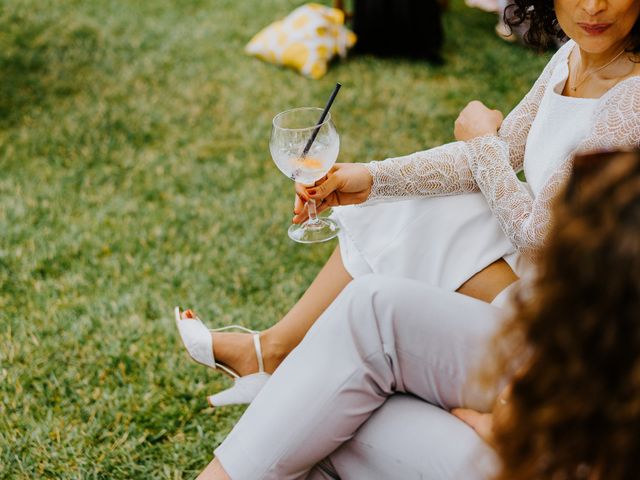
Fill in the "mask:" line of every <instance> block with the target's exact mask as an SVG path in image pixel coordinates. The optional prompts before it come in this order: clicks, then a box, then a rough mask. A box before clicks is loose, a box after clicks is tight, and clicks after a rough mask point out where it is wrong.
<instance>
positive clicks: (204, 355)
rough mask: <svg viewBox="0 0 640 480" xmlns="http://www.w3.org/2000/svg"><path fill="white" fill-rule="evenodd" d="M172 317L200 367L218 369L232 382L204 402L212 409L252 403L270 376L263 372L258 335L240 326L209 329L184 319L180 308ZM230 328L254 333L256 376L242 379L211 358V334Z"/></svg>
mask: <svg viewBox="0 0 640 480" xmlns="http://www.w3.org/2000/svg"><path fill="white" fill-rule="evenodd" d="M175 316H176V326H177V327H178V331H179V332H180V338H181V339H182V343H183V344H184V346H185V348H186V349H187V352H189V355H190V356H191V358H192V359H193V360H195V361H196V362H198V363H200V364H201V365H205V366H207V367H210V368H213V369H214V370H221V371H222V372H224V373H226V374H227V375H229V376H230V377H232V378H233V380H234V382H233V386H232V387H231V388H228V389H226V390H223V391H222V392H220V393H216V394H215V395H210V396H208V397H207V401H208V402H209V405H211V406H212V407H222V406H224V405H234V404H243V403H251V402H252V401H253V399H254V398H255V397H256V395H258V392H259V391H260V390H262V387H264V384H265V383H266V382H267V380H268V379H269V377H270V376H271V375H269V374H268V373H266V372H265V371H264V362H263V360H262V348H261V347H260V335H259V333H258V332H257V331H255V330H250V329H248V328H245V327H241V326H239V325H230V326H228V327H222V328H215V329H209V328H207V327H206V326H205V325H204V323H202V321H201V320H200V319H199V318H198V317H195V318H186V319H183V318H182V315H181V314H180V307H176V308H175ZM231 329H235V330H241V331H243V332H246V333H251V334H253V345H254V348H255V350H256V357H257V358H258V372H257V373H252V374H250V375H245V376H242V377H241V376H240V375H238V373H237V372H236V371H235V370H233V369H232V368H229V367H227V366H226V365H224V364H222V363H218V362H216V359H215V357H214V356H213V338H212V336H211V332H221V331H225V330H231Z"/></svg>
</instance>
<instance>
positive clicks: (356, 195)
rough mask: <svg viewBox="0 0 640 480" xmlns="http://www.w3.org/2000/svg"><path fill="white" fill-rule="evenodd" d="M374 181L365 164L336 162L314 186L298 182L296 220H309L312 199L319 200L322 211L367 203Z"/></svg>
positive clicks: (318, 204) (300, 221) (317, 205)
mask: <svg viewBox="0 0 640 480" xmlns="http://www.w3.org/2000/svg"><path fill="white" fill-rule="evenodd" d="M372 184H373V178H371V174H370V173H369V170H367V168H366V167H365V166H364V165H362V164H361V163H336V164H335V165H334V166H333V167H331V170H329V172H328V173H327V175H325V177H324V178H322V179H320V180H318V181H317V182H316V183H315V185H314V186H313V187H305V186H304V185H301V184H299V183H296V202H295V206H294V209H293V213H294V217H293V223H302V222H304V221H305V220H306V219H307V217H308V214H307V206H306V202H308V201H309V199H311V198H312V199H314V200H315V201H316V208H317V211H318V213H320V212H322V211H324V210H326V209H327V208H330V207H336V206H338V205H354V204H357V203H362V202H364V201H365V200H366V199H367V198H368V197H369V193H370V192H371V185H372Z"/></svg>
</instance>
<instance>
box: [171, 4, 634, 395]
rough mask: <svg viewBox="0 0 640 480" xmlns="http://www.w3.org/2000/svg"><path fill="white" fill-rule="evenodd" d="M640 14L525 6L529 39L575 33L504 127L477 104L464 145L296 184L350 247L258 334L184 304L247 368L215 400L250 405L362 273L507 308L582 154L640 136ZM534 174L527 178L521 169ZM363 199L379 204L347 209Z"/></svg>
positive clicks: (223, 351)
mask: <svg viewBox="0 0 640 480" xmlns="http://www.w3.org/2000/svg"><path fill="white" fill-rule="evenodd" d="M639 15H640V2H638V1H635V0H601V1H593V0H555V2H554V1H552V0H516V2H515V6H514V8H513V10H512V11H511V12H510V15H509V21H510V23H511V24H514V25H516V24H519V23H522V22H524V21H528V22H529V24H530V29H529V31H528V39H529V41H531V42H533V43H536V42H538V43H544V42H546V41H547V39H548V38H549V37H552V36H558V37H563V36H565V35H566V36H568V37H569V38H570V39H571V40H569V41H568V42H567V43H566V44H565V46H563V47H562V48H561V49H560V50H559V51H558V52H557V53H556V54H555V55H554V57H553V58H552V59H551V61H550V62H549V64H548V65H547V67H546V68H545V69H544V71H543V72H542V74H541V75H540V77H539V79H538V80H537V81H536V83H535V85H534V86H533V88H532V89H531V91H530V92H529V93H528V94H527V95H526V96H525V98H524V99H523V100H522V101H521V102H520V104H519V105H518V106H517V107H516V108H515V109H514V110H513V111H512V112H511V113H510V114H509V115H508V116H507V117H506V118H505V119H504V121H502V115H501V114H500V113H499V112H496V111H495V110H490V109H488V108H487V107H485V106H484V105H483V104H481V103H480V102H472V103H471V104H469V105H468V106H467V107H466V108H465V109H464V110H463V112H462V113H461V114H460V116H459V118H458V120H457V122H456V130H455V134H456V138H457V140H458V141H457V142H453V143H450V144H447V145H444V146H441V147H438V148H433V149H430V150H426V151H423V152H418V153H414V154H412V155H408V156H405V157H399V158H391V159H387V160H385V161H382V162H371V163H368V164H358V163H355V164H346V163H342V164H337V165H336V166H335V167H334V168H333V170H332V171H331V172H330V173H329V174H328V176H327V178H326V179H325V181H323V182H321V183H319V184H318V185H317V186H316V187H314V188H309V189H305V188H302V187H300V186H298V187H297V192H298V195H297V200H296V212H297V214H296V217H295V218H294V221H296V222H299V221H302V220H303V219H304V217H305V212H304V211H303V208H302V202H303V201H304V200H305V199H307V198H309V197H312V198H314V199H316V201H317V202H319V203H320V202H321V204H320V210H323V209H325V208H328V207H330V206H340V207H339V208H337V209H336V215H337V216H338V217H339V219H340V221H341V222H342V225H343V229H342V234H341V238H340V249H339V250H338V249H337V250H336V251H335V252H334V253H333V255H332V256H331V257H330V259H329V261H328V262H327V264H326V265H325V267H324V268H323V269H322V271H321V272H320V273H319V274H318V276H317V278H316V279H315V280H314V282H313V283H312V284H311V286H310V287H309V289H308V290H307V291H306V293H305V294H304V295H303V296H302V298H301V299H300V300H299V301H298V303H297V304H296V305H295V306H294V307H293V308H292V309H291V310H290V311H289V312H288V313H287V314H286V315H285V316H284V317H283V318H282V319H281V320H280V321H279V322H278V323H277V324H275V325H274V326H273V327H271V328H269V329H268V330H266V331H264V332H261V333H260V334H257V333H256V332H253V335H252V334H239V333H213V334H212V333H210V332H209V330H208V329H207V328H206V327H205V326H204V325H203V324H202V323H201V322H200V321H192V322H182V321H181V320H180V318H181V315H180V312H177V323H178V327H179V329H180V333H181V336H182V339H183V340H184V342H185V344H186V346H187V349H188V351H189V353H190V354H191V356H192V357H193V358H194V359H195V360H196V361H198V362H200V363H203V364H205V365H208V366H210V367H212V368H215V367H216V365H222V366H223V367H224V368H225V369H226V371H227V372H229V373H231V374H232V375H234V376H239V378H237V379H236V382H235V384H234V387H233V388H232V389H229V390H227V391H225V392H222V393H219V394H217V395H214V396H212V397H210V398H209V401H210V403H211V404H212V405H217V406H220V405H226V404H230V403H247V402H250V401H251V400H252V399H253V398H254V397H255V395H256V394H257V392H258V391H259V390H260V388H262V386H263V385H264V384H265V382H266V380H267V378H268V373H271V372H273V371H274V370H275V369H276V367H277V366H278V365H279V364H280V363H281V362H282V360H283V359H284V358H285V357H286V356H287V355H288V354H289V352H291V351H292V350H293V349H294V348H295V347H296V345H298V343H299V342H300V340H301V339H302V338H303V337H304V335H305V334H306V333H307V331H308V330H309V328H310V327H311V325H313V323H314V322H315V321H316V319H317V318H318V317H319V316H320V315H321V314H322V312H324V311H325V310H326V309H327V308H328V307H329V305H330V304H331V303H332V302H333V300H334V299H335V298H336V296H337V295H338V294H339V293H340V292H341V291H342V290H343V288H344V287H345V286H346V285H348V284H349V283H350V282H351V281H352V279H353V278H357V277H360V276H363V275H366V274H368V273H376V274H384V275H388V276H394V277H401V278H408V279H414V280H418V281H420V282H422V283H424V284H427V285H431V286H435V287H439V288H443V289H445V290H450V291H458V292H460V293H465V294H467V295H469V296H473V297H476V298H478V299H481V300H484V301H487V302H489V301H492V300H493V301H494V303H499V302H500V301H501V299H502V298H504V295H500V296H498V293H500V292H504V291H505V289H506V287H507V286H509V285H510V284H511V283H513V282H514V281H515V280H516V279H517V278H518V277H519V276H522V275H523V274H524V273H526V271H527V269H528V265H530V263H531V262H530V261H531V260H534V261H535V252H536V251H537V249H538V247H539V246H540V245H541V244H542V243H543V240H544V238H545V235H546V233H547V230H548V228H549V216H550V204H551V202H552V200H553V198H554V196H555V195H556V192H557V191H558V189H559V186H560V185H561V184H562V183H563V182H564V181H565V180H566V178H567V176H568V175H569V173H570V171H571V166H572V163H573V158H574V155H575V153H576V152H580V151H588V150H593V149H599V148H614V147H617V146H629V145H638V144H640V76H639V75H640V62H638V60H639V56H638V53H639V52H640V22H639V20H638V18H639ZM522 168H524V172H525V173H526V177H527V181H528V184H523V183H521V182H520V181H519V180H518V178H517V176H516V171H518V170H520V169H522ZM417 197H420V198H417ZM389 199H395V200H397V199H402V200H405V201H404V202H399V203H398V202H395V203H394V202H386V203H385V202H384V201H385V200H389ZM365 201H366V202H365ZM363 202H365V204H367V205H372V204H373V205H372V206H369V207H368V208H357V207H353V206H349V207H344V205H351V204H357V203H363ZM187 316H189V314H187ZM452 334H455V332H452ZM214 345H215V347H214ZM214 354H215V355H214ZM256 372H257V373H256ZM265 372H266V373H265Z"/></svg>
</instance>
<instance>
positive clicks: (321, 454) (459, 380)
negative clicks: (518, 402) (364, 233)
mask: <svg viewBox="0 0 640 480" xmlns="http://www.w3.org/2000/svg"><path fill="white" fill-rule="evenodd" d="M503 312H504V311H503V310H502V309H500V308H497V307H495V306H492V305H489V304H486V303H484V302H481V301H478V300H474V299H472V298H469V297H466V296H463V295H460V294H457V293H452V292H447V291H443V290H439V289H435V288H433V287H428V286H425V285H424V284H423V283H420V282H417V281H414V280H407V279H401V278H391V277H383V276H378V275H366V276H363V277H360V278H357V279H355V280H354V281H352V282H351V283H350V284H349V285H348V286H347V287H346V288H345V289H344V290H343V292H342V293H341V294H340V295H339V296H338V298H337V299H336V300H335V301H334V302H333V303H332V304H331V306H329V308H328V309H327V310H326V311H325V312H324V313H323V315H322V316H321V317H320V318H319V319H318V321H317V322H316V323H315V324H314V326H313V327H312V328H311V329H310V330H309V332H308V334H307V335H306V336H305V338H304V339H303V341H302V342H301V343H300V344H299V345H298V347H297V348H296V349H295V350H294V351H293V352H291V353H290V354H289V356H288V357H287V358H286V359H285V361H284V362H283V363H282V364H281V365H280V367H279V368H278V369H277V371H276V372H275V373H274V375H273V376H272V377H271V379H270V380H269V382H268V383H267V384H266V385H265V387H264V389H263V390H262V391H261V392H260V394H259V395H258V396H257V397H256V399H255V400H254V401H253V403H252V404H251V405H250V406H249V408H248V409H247V410H246V412H245V414H244V415H243V416H242V418H241V419H240V421H239V422H238V423H237V424H236V426H235V428H234V429H233V430H232V431H231V433H230V434H229V436H228V437H227V439H226V440H225V441H224V442H223V443H222V444H221V445H220V446H219V447H218V448H217V449H216V451H215V454H216V456H217V457H218V460H219V461H220V463H221V464H222V466H223V467H224V469H225V470H226V472H227V473H228V474H229V476H230V477H231V478H232V479H233V480H241V479H247V480H257V479H282V480H284V479H302V478H334V477H332V476H331V475H333V474H332V473H330V472H337V473H338V475H339V477H338V476H335V478H343V479H349V478H354V479H361V478H367V479H377V478H379V479H404V478H409V479H410V478H425V479H471V480H472V479H485V478H489V477H490V475H491V472H492V469H493V468H494V466H495V465H496V462H495V458H494V457H493V454H492V452H491V451H490V449H489V448H488V447H487V446H486V445H485V444H483V443H482V442H481V441H480V439H479V438H478V437H477V436H476V435H475V433H474V432H473V431H472V430H471V429H470V428H468V427H467V426H466V425H465V424H464V423H462V422H461V421H459V420H458V419H456V418H455V417H453V416H452V415H451V414H449V413H448V410H449V409H451V408H454V407H459V406H463V407H470V408H474V409H476V410H480V411H488V410H489V409H490V408H491V405H492V403H493V401H494V400H495V397H496V395H497V393H498V391H499V389H500V386H498V385H496V386H495V387H494V388H492V389H487V388H482V387H481V386H480V385H479V384H478V382H476V381H474V379H475V378H476V376H477V373H478V371H479V368H480V366H481V361H482V359H483V358H487V356H488V355H489V354H490V352H489V349H490V347H491V339H492V337H493V335H494V334H495V332H496V330H497V328H499V325H500V321H501V318H502V315H503ZM396 393H403V394H409V395H411V396H409V395H403V396H394V394H396ZM416 397H417V398H416ZM365 422H366V423H365ZM319 462H322V463H319ZM316 464H318V465H317V466H316ZM314 466H315V468H314Z"/></svg>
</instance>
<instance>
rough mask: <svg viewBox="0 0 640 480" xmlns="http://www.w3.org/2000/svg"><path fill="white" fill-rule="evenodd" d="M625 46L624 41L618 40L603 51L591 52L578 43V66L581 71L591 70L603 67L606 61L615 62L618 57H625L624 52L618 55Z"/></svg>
mask: <svg viewBox="0 0 640 480" xmlns="http://www.w3.org/2000/svg"><path fill="white" fill-rule="evenodd" d="M625 46H626V43H625V42H619V43H615V44H613V45H611V46H610V47H609V48H608V49H606V50H605V51H603V52H598V53H591V52H587V51H585V50H583V49H582V48H581V47H580V45H578V51H579V52H580V57H579V61H578V68H579V70H580V71H582V72H591V71H594V70H597V69H598V68H603V67H604V66H605V65H607V63H608V62H611V63H616V62H617V61H618V60H619V59H622V58H627V57H626V56H625V55H624V53H622V55H620V53H621V52H623V51H624V49H625ZM618 55H619V56H618ZM616 56H618V58H616ZM614 59H615V60H614ZM612 60H613V62H612Z"/></svg>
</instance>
